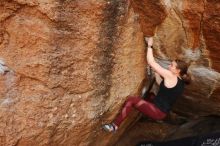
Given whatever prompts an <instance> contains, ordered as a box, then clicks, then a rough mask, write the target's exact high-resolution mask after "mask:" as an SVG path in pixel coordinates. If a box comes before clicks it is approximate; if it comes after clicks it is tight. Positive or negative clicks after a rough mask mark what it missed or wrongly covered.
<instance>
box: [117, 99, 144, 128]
mask: <svg viewBox="0 0 220 146" xmlns="http://www.w3.org/2000/svg"><path fill="white" fill-rule="evenodd" d="M140 100H141V98H140V97H138V96H133V97H129V98H128V99H127V101H126V102H125V104H124V106H123V108H122V111H121V113H120V114H119V115H118V116H117V117H116V119H115V120H114V122H113V123H114V124H115V125H116V126H117V127H119V126H120V124H121V122H122V121H124V119H125V118H126V117H127V116H128V114H129V113H130V112H131V110H132V107H134V105H135V104H137V103H138V102H139V101H140Z"/></svg>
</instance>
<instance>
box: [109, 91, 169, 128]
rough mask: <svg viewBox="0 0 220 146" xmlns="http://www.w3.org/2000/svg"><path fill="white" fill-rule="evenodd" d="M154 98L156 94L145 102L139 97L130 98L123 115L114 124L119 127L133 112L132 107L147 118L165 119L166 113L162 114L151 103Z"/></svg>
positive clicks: (124, 107) (151, 95) (123, 109)
mask: <svg viewBox="0 0 220 146" xmlns="http://www.w3.org/2000/svg"><path fill="white" fill-rule="evenodd" d="M154 97H155V95H154V94H150V95H149V97H148V99H147V100H144V99H142V98H141V97H139V96H130V97H129V98H128V99H127V101H126V102H125V104H124V106H123V108H122V111H121V113H120V114H119V115H118V116H117V117H116V119H115V120H114V122H113V123H114V124H115V125H117V126H118V127H119V126H120V124H121V122H122V121H123V120H124V119H125V118H126V117H127V116H128V114H129V113H130V112H131V110H132V107H134V108H136V109H137V110H138V111H140V112H142V113H144V114H145V115H146V116H148V117H150V118H152V119H154V120H161V119H163V118H165V117H166V113H164V112H162V111H161V110H160V109H159V108H158V107H157V106H156V105H154V104H153V103H152V102H151V101H152V99H153V98H154Z"/></svg>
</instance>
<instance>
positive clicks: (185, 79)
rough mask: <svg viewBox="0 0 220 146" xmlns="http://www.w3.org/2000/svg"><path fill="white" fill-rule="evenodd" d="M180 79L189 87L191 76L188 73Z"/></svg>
mask: <svg viewBox="0 0 220 146" xmlns="http://www.w3.org/2000/svg"><path fill="white" fill-rule="evenodd" d="M181 78H182V79H183V81H184V83H185V84H186V85H189V84H190V83H191V75H189V74H188V73H187V74H184V75H183V76H181Z"/></svg>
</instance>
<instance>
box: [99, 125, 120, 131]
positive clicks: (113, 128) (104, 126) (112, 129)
mask: <svg viewBox="0 0 220 146" xmlns="http://www.w3.org/2000/svg"><path fill="white" fill-rule="evenodd" d="M102 127H103V129H104V130H105V131H107V132H115V131H116V130H117V129H118V126H116V125H115V124H114V123H111V124H105V125H103V126H102Z"/></svg>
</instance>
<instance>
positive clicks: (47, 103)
mask: <svg viewBox="0 0 220 146" xmlns="http://www.w3.org/2000/svg"><path fill="white" fill-rule="evenodd" d="M219 8H220V2H218V1H216V0H207V1H205V0H194V1H190V0H185V1H179V0H172V1H171V0H112V1H110V0H91V1H88V0H74V1H71V0H66V1H61V0H48V1H44V0H29V1H26V0H13V1H10V0H4V1H3V0H2V1H0V73H1V75H0V95H1V97H0V129H1V130H0V145H8V146H12V145H16V146H29V145H33V146H35V145H36V146H39V145H41V146H48V145H53V146H56V145H59V146H60V145H64V146H85V145H88V146H89V145H92V146H93V145H101V146H104V145H106V146H107V145H114V142H116V141H117V139H119V137H120V134H116V135H109V134H105V133H104V132H103V131H102V130H101V129H100V127H101V125H102V124H103V123H105V122H109V121H111V120H112V119H113V118H114V117H115V115H116V114H117V112H118V110H119V109H120V107H121V105H122V104H123V102H124V101H125V99H126V98H127V96H128V95H130V94H138V90H139V88H141V86H142V85H141V82H142V80H143V79H144V77H145V66H146V61H145V48H144V45H145V44H144V41H143V40H144V39H143V36H151V35H153V34H154V36H155V44H154V46H155V48H156V50H155V57H156V58H157V60H158V61H159V63H161V64H162V65H165V66H166V65H167V64H166V63H167V61H166V60H168V59H175V58H183V59H186V60H187V61H189V62H191V67H190V72H191V74H192V84H191V85H190V86H188V87H187V89H186V92H185V94H184V96H183V98H181V99H180V100H179V101H178V103H177V104H176V105H175V108H174V110H175V111H176V112H177V113H180V114H184V115H188V116H194V115H196V116H201V115H209V114H213V115H220V114H219V113H220V112H219V111H220V104H219V103H218V101H220V97H219V92H220V87H219V80H220V76H219V71H220V68H219V66H218V63H219V59H220V58H219V57H218V55H217V54H218V47H219V46H220V43H219V41H218V38H220V36H219V34H220V25H219V24H220V19H219V15H220V10H219ZM198 103H199V104H198ZM135 115H136V114H134V117H135ZM131 120H132V119H131ZM131 120H130V121H131ZM128 123H129V120H128V122H127V125H128ZM125 125H126V123H125ZM125 128H126V126H125V127H124V128H122V132H121V133H123V130H125Z"/></svg>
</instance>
